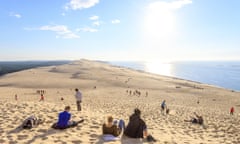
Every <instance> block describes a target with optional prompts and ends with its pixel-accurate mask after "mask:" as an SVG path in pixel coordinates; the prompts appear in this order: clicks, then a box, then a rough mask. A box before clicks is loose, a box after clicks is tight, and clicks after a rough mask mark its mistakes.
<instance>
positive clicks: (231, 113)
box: [230, 107, 234, 115]
mask: <svg viewBox="0 0 240 144" xmlns="http://www.w3.org/2000/svg"><path fill="white" fill-rule="evenodd" d="M233 113H234V107H231V109H230V115H233Z"/></svg>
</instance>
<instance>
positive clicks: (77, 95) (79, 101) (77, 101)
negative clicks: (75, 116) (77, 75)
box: [75, 88, 82, 111]
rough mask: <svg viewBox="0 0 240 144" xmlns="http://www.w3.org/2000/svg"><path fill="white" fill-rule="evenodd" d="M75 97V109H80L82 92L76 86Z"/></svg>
mask: <svg viewBox="0 0 240 144" xmlns="http://www.w3.org/2000/svg"><path fill="white" fill-rule="evenodd" d="M75 92H76V94H75V98H76V103H77V110H78V111H81V110H82V108H81V102H82V93H81V92H80V91H79V90H78V89H77V88H76V89H75Z"/></svg>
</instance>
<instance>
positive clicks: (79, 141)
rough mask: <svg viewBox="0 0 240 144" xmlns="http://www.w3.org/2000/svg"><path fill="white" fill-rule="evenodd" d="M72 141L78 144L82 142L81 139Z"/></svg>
mask: <svg viewBox="0 0 240 144" xmlns="http://www.w3.org/2000/svg"><path fill="white" fill-rule="evenodd" d="M72 143H73V144H80V143H82V141H81V140H75V141H72Z"/></svg>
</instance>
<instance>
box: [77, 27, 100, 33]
mask: <svg viewBox="0 0 240 144" xmlns="http://www.w3.org/2000/svg"><path fill="white" fill-rule="evenodd" d="M76 31H78V32H80V31H83V32H98V29H94V28H90V27H85V28H79V29H77V30H76Z"/></svg>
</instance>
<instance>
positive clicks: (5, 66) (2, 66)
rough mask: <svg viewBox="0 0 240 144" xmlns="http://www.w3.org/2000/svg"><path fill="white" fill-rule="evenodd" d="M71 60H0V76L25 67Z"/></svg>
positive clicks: (64, 62)
mask: <svg viewBox="0 0 240 144" xmlns="http://www.w3.org/2000/svg"><path fill="white" fill-rule="evenodd" d="M70 62H71V61H67V60H59V61H0V76H3V75H5V74H8V73H13V72H18V71H22V70H26V69H31V68H37V67H43V66H54V65H62V64H68V63H70Z"/></svg>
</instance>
